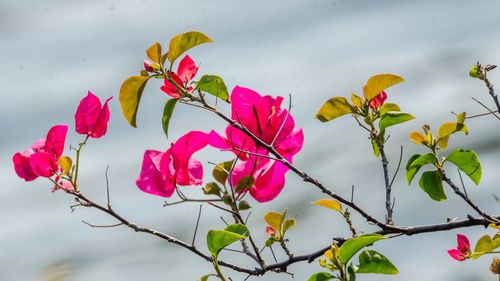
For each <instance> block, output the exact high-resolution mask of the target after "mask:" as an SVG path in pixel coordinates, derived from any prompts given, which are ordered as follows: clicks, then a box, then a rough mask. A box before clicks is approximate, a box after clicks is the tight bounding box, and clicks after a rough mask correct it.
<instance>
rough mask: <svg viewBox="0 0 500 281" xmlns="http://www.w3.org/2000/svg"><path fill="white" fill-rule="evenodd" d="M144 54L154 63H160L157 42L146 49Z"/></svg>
mask: <svg viewBox="0 0 500 281" xmlns="http://www.w3.org/2000/svg"><path fill="white" fill-rule="evenodd" d="M146 55H147V56H148V58H149V59H150V60H152V61H154V62H156V63H160V59H161V45H160V43H158V42H155V43H154V44H153V45H151V46H150V47H149V48H148V49H147V50H146Z"/></svg>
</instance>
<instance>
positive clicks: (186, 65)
mask: <svg viewBox="0 0 500 281" xmlns="http://www.w3.org/2000/svg"><path fill="white" fill-rule="evenodd" d="M197 72H198V67H196V64H195V63H194V61H193V60H192V59H191V57H190V56H188V55H186V56H185V57H184V58H183V59H182V60H181V61H180V62H179V67H178V68H177V74H178V75H179V78H180V79H181V80H182V82H183V84H187V83H188V82H189V81H191V80H192V79H193V78H194V76H195V75H196V73H197Z"/></svg>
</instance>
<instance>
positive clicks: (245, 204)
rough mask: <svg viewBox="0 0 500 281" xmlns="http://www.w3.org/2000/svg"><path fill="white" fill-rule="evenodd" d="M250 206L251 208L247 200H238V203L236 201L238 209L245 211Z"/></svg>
mask: <svg viewBox="0 0 500 281" xmlns="http://www.w3.org/2000/svg"><path fill="white" fill-rule="evenodd" d="M250 208H252V207H251V206H250V204H248V202H247V201H245V200H242V201H240V203H238V209H239V210H240V211H245V210H248V209H250Z"/></svg>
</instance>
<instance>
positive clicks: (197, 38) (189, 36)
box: [168, 31, 213, 63]
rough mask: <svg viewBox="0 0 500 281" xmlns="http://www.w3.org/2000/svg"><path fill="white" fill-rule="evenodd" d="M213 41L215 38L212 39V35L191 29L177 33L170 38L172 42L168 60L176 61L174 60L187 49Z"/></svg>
mask: <svg viewBox="0 0 500 281" xmlns="http://www.w3.org/2000/svg"><path fill="white" fill-rule="evenodd" d="M211 42H213V40H212V39H210V37H208V36H207V35H205V34H203V33H201V32H198V31H190V32H186V33H182V34H179V35H176V36H174V37H173V38H172V39H171V40H170V44H169V45H168V60H169V61H170V62H171V63H174V61H175V60H176V59H177V58H178V57H180V56H181V55H182V54H183V53H184V52H186V51H187V50H189V49H191V48H193V47H196V46H198V45H201V44H204V43H211Z"/></svg>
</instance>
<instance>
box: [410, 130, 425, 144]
mask: <svg viewBox="0 0 500 281" xmlns="http://www.w3.org/2000/svg"><path fill="white" fill-rule="evenodd" d="M408 137H409V138H410V140H411V141H413V142H414V143H416V144H422V143H424V142H425V136H424V135H422V134H421V133H420V132H417V131H413V132H411V133H410V134H409V135H408Z"/></svg>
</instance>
